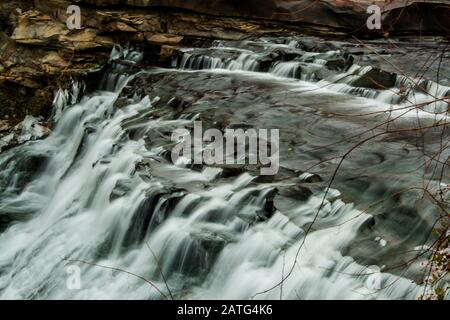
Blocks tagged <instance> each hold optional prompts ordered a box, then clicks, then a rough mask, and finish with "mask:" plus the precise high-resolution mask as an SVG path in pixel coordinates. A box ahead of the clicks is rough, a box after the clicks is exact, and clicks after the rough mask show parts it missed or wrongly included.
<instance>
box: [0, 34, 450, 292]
mask: <svg viewBox="0 0 450 320" xmlns="http://www.w3.org/2000/svg"><path fill="white" fill-rule="evenodd" d="M296 44H297V42H292V41H291V42H289V44H288V45H287V47H288V48H293V47H295V46H296ZM264 46H268V44H267V43H264ZM275 47H276V48H279V47H280V46H275ZM217 50H218V51H220V50H221V51H224V49H223V48H218V49H217ZM236 51H237V52H240V53H239V55H237V56H235V58H234V60H233V58H230V57H228V58H224V57H209V56H206V55H197V54H195V53H194V52H192V51H190V52H186V53H184V56H183V57H182V59H181V62H180V63H179V64H178V65H179V67H180V68H181V69H194V70H202V69H225V68H227V69H229V70H231V71H233V72H236V73H242V74H246V75H248V74H249V72H248V71H251V72H250V73H254V71H262V70H261V61H260V60H259V58H258V57H260V56H263V53H253V54H248V53H242V51H239V50H238V49H237V48H236ZM334 54H335V53H333V54H332V55H334ZM318 55H320V54H316V53H315V54H311V55H308V56H307V57H303V60H302V59H299V60H298V61H281V62H279V63H278V64H274V65H272V66H270V67H269V68H268V71H269V72H272V73H273V74H274V75H275V76H276V77H273V80H271V81H279V80H276V78H277V77H280V76H281V77H290V78H296V77H297V76H296V74H295V73H296V72H298V71H295V70H297V69H296V68H299V65H301V64H304V67H303V68H301V70H302V72H304V71H303V70H304V69H306V68H305V66H306V65H307V63H308V61H309V60H310V59H313V61H311V63H312V64H313V68H314V70H316V69H317V68H322V67H325V65H326V63H327V62H326V60H320V59H321V58H320V57H318ZM329 56H331V54H330V55H329ZM140 59H142V54H141V53H139V52H136V51H133V50H128V49H127V50H114V51H113V53H112V55H111V62H112V67H111V69H110V70H109V71H108V72H107V73H106V74H105V75H104V76H103V80H102V82H101V83H100V84H99V88H98V89H99V90H97V91H90V92H86V93H84V94H83V95H82V96H80V95H79V93H78V92H80V89H79V88H81V87H82V86H80V85H78V84H76V85H74V88H73V89H72V91H71V92H67V91H65V92H64V91H60V92H59V93H58V94H57V95H56V98H55V103H54V105H55V111H54V120H55V121H56V126H55V128H54V130H53V132H52V133H51V134H50V136H49V137H47V138H46V139H44V140H40V141H30V142H28V143H26V144H23V145H22V146H19V147H17V148H15V149H11V150H9V151H6V152H4V153H2V154H0V177H1V182H0V214H1V216H0V217H2V220H0V221H1V222H2V224H1V225H3V226H4V227H2V228H1V229H0V230H2V229H3V230H2V232H1V234H0V297H2V298H21V299H30V298H50V299H52V298H69V299H75V298H87V299H102V298H106V299H117V298H124V297H126V298H128V299H162V298H171V297H174V298H201V299H203V298H214V299H221V298H233V299H251V298H262V299H278V298H280V297H281V298H283V299H314V298H319V299H324V298H329V299H335V298H339V299H353V298H355V299H356V298H363V299H364V298H370V299H372V298H393V299H398V298H410V299H415V298H417V297H418V296H419V295H420V294H421V293H422V291H423V287H422V286H420V285H418V284H416V283H414V282H413V281H411V280H410V279H408V278H407V277H404V276H403V275H402V274H394V273H390V272H389V271H383V266H379V267H374V266H371V267H369V265H365V264H361V263H359V262H357V261H356V260H355V259H354V258H353V257H351V256H350V255H345V250H347V249H348V247H349V246H350V247H351V246H354V245H355V244H354V240H355V238H356V237H357V236H358V235H359V234H360V233H361V230H367V226H368V225H370V223H371V221H372V219H373V217H372V216H371V215H370V214H369V213H366V212H363V211H361V210H360V209H357V208H356V207H355V206H354V205H353V204H351V203H345V202H344V201H343V200H342V199H341V197H340V192H339V191H337V190H335V189H330V190H328V191H327V192H326V193H325V189H322V190H319V191H317V192H316V193H314V194H313V195H311V196H310V197H308V198H307V199H303V200H301V201H297V199H296V201H295V205H292V206H288V207H287V208H275V207H273V198H274V194H275V193H276V192H277V189H282V188H286V187H290V186H291V185H293V184H294V185H295V184H296V183H293V182H292V181H279V182H261V181H259V180H258V177H256V176H253V175H250V174H248V173H246V172H243V173H241V174H240V175H238V176H234V177H231V178H220V177H221V176H222V177H226V176H225V175H224V172H223V169H221V168H211V167H203V168H201V169H200V170H193V169H192V168H191V167H189V166H188V165H183V164H182V163H176V164H172V163H171V162H170V161H168V160H167V156H166V154H167V151H166V149H165V148H166V147H167V146H168V145H170V142H168V141H166V140H164V139H163V138H161V136H163V135H164V134H163V133H164V132H171V131H173V130H175V129H176V128H178V127H184V126H190V125H192V123H193V121H194V120H195V119H196V116H195V115H189V114H185V115H183V116H179V117H165V116H162V117H155V116H152V114H153V113H155V114H158V112H159V111H160V110H159V108H161V107H160V106H159V99H160V98H159V96H158V95H155V96H152V97H150V96H148V95H144V96H140V95H139V94H134V95H133V96H132V98H128V100H126V103H125V104H124V103H120V105H122V106H119V104H118V101H119V98H120V96H121V95H122V94H123V91H124V90H127V84H128V83H129V82H130V81H132V80H133V79H134V78H135V77H136V76H138V74H136V72H131V71H130V70H129V69H127V67H126V66H124V65H122V64H120V63H115V61H116V60H125V61H128V62H130V63H128V64H127V65H130V64H133V63H138V62H139V61H140ZM318 59H319V60H318ZM242 70H243V71H245V72H243V71H242ZM367 71H368V69H367V68H366V69H364V70H361V68H359V67H351V68H350V69H347V70H346V71H345V72H344V73H340V74H339V75H336V76H333V77H335V78H333V79H334V81H333V83H334V84H333V85H334V86H338V85H339V84H336V83H339V82H340V84H342V83H346V84H345V86H347V87H348V88H350V85H349V84H350V83H351V80H348V79H345V80H339V79H343V78H345V77H346V75H355V76H358V72H360V73H361V74H363V73H364V72H367ZM161 72H163V73H164V72H166V73H167V74H169V75H174V76H177V75H178V74H180V75H181V74H183V72H192V71H177V70H163V71H161V70H158V69H155V70H148V71H143V72H142V73H148V74H150V75H153V74H154V75H155V77H157V76H158V75H159V74H160V73H161ZM196 72H197V71H196ZM205 72H206V73H207V72H209V71H205ZM212 72H217V73H219V74H221V71H220V70H218V71H212ZM225 76H226V74H225ZM268 76H270V74H268ZM339 77H340V78H339ZM300 78H301V79H303V80H306V78H302V77H300ZM350 78H352V79H354V77H353V76H351V77H350ZM269 79H272V78H269ZM308 79H312V78H308ZM330 79H331V78H330ZM291 80H292V79H291ZM315 80H316V81H317V80H318V79H315ZM208 81H209V80H208ZM324 81H325V80H324ZM205 83H206V82H205ZM300 83H303V82H300ZM320 85H321V83H320V82H319V84H318V86H319V87H320ZM305 88H310V87H307V86H305ZM335 88H337V87H335ZM427 88H428V89H430V91H435V92H436V95H444V94H447V92H446V90H444V89H441V88H440V87H436V86H434V85H429V86H428V87H427ZM90 89H92V88H90ZM337 89H338V90H337V91H341V92H348V93H356V94H357V95H359V92H350V91H348V90H344V91H343V90H342V87H341V88H337ZM295 90H297V88H294V91H295ZM301 90H303V89H301V88H300V91H301ZM213 92H214V91H213ZM161 94H163V93H162V92H161ZM363 95H364V96H368V95H366V94H363ZM173 101H174V100H173V99H172V100H170V101H169V103H168V104H167V105H171V104H173ZM197 103H199V102H198V101H197ZM441 107H442V106H439V108H441ZM164 108H168V106H166V105H165V106H164ZM163 147H164V148H163ZM311 177H313V175H309V174H303V175H302V176H300V180H301V181H305V180H308V179H311ZM318 212H319V216H318V219H317V223H316V224H315V227H314V228H313V229H312V230H311V232H310V233H309V234H308V235H306V233H305V230H307V229H308V228H307V226H308V225H310V224H311V223H313V221H315V220H316V219H315V215H316V214H317V213H318ZM374 237H375V236H374ZM346 248H347V249H346ZM367 255H370V253H367ZM74 265H75V266H77V267H79V268H80V269H81V274H80V276H81V278H80V279H81V288H80V289H79V290H70V288H68V286H67V279H68V278H69V277H70V274H69V273H68V268H69V267H71V266H74ZM111 268H113V270H111ZM119 269H120V270H119ZM121 270H122V271H121ZM125 271H126V272H125ZM143 278H145V279H146V280H148V281H145V279H143ZM282 279H284V280H285V281H281V280H282ZM280 281H281V282H282V283H283V284H282V285H279V284H280Z"/></svg>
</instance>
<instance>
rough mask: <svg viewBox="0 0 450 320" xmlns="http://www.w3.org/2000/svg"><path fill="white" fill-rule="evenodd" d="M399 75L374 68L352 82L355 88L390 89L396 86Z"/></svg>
mask: <svg viewBox="0 0 450 320" xmlns="http://www.w3.org/2000/svg"><path fill="white" fill-rule="evenodd" d="M396 80H397V75H396V74H394V73H390V72H386V71H383V70H380V69H377V68H372V69H370V70H369V71H368V72H366V73H365V74H364V75H362V76H360V77H359V78H358V79H356V80H354V81H353V82H352V85H353V86H355V87H364V88H373V89H388V88H392V87H394V86H395V82H396Z"/></svg>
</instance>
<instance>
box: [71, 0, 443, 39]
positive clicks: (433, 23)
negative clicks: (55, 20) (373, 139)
mask: <svg viewBox="0 0 450 320" xmlns="http://www.w3.org/2000/svg"><path fill="white" fill-rule="evenodd" d="M79 2H81V3H88V4H91V5H95V6H103V7H107V6H114V5H126V6H130V7H133V6H134V7H146V8H157V7H166V8H172V9H173V8H176V9H184V10H190V11H193V12H197V13H202V14H210V15H215V16H221V17H243V18H256V19H268V20H277V21H288V22H296V23H299V22H300V23H311V24H317V25H326V26H331V27H336V28H343V29H353V31H355V29H358V28H362V29H364V28H365V22H366V20H367V17H368V15H367V14H366V9H367V7H368V6H369V5H371V4H376V5H378V6H380V7H381V8H382V12H383V21H384V22H385V28H383V29H387V28H388V27H389V28H390V29H397V30H399V31H400V30H401V31H411V30H415V31H419V30H422V31H427V30H429V31H433V32H437V31H440V32H445V31H447V32H448V30H449V29H450V22H449V21H448V19H446V18H445V17H448V16H449V14H450V5H449V3H448V1H446V0H387V1H386V0H245V1H242V0H208V1H204V0H189V1H185V0H82V1H79Z"/></svg>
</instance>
